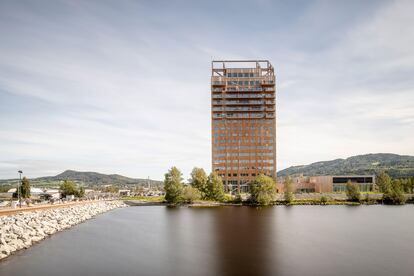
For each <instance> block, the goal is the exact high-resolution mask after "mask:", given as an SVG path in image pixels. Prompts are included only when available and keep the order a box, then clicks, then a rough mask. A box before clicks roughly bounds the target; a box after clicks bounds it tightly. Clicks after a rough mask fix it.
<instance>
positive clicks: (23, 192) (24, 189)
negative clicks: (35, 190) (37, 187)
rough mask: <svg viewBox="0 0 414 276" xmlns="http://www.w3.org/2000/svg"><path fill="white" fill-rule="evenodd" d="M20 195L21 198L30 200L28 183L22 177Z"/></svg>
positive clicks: (27, 180)
mask: <svg viewBox="0 0 414 276" xmlns="http://www.w3.org/2000/svg"><path fill="white" fill-rule="evenodd" d="M20 195H21V197H22V198H30V196H31V195H30V181H29V179H27V178H26V176H25V177H23V180H22V185H21V186H20Z"/></svg>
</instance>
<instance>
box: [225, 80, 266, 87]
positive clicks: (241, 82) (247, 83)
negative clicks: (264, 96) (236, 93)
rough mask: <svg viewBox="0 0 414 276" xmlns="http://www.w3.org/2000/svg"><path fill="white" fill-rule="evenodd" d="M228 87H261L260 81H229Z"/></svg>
mask: <svg viewBox="0 0 414 276" xmlns="http://www.w3.org/2000/svg"><path fill="white" fill-rule="evenodd" d="M227 85H245V86H247V85H260V81H258V80H256V81H236V80H230V81H227Z"/></svg>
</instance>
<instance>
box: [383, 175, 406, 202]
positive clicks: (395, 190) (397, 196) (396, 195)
mask: <svg viewBox="0 0 414 276" xmlns="http://www.w3.org/2000/svg"><path fill="white" fill-rule="evenodd" d="M386 188H387V189H386V190H385V191H384V194H383V196H382V200H383V202H384V203H385V204H397V205H400V204H404V203H405V201H406V199H405V196H404V193H403V191H402V189H401V181H399V180H398V179H396V180H394V181H392V182H391V184H389V185H388V186H387V187H386Z"/></svg>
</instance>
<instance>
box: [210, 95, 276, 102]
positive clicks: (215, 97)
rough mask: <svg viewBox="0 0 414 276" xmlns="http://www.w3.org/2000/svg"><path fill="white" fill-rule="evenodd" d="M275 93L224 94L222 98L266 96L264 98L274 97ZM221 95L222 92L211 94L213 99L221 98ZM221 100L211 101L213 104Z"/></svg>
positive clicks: (260, 97)
mask: <svg viewBox="0 0 414 276" xmlns="http://www.w3.org/2000/svg"><path fill="white" fill-rule="evenodd" d="M274 97H275V95H274V94H225V95H224V98H226V99H243V98H250V99H262V98H266V99H272V98H274ZM222 98H223V95H222V94H218V95H213V99H222ZM271 102H272V103H274V101H271ZM222 103H223V101H213V104H222Z"/></svg>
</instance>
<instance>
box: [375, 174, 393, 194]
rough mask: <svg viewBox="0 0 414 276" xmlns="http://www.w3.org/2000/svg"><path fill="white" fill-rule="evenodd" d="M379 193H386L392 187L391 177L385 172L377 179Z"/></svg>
mask: <svg viewBox="0 0 414 276" xmlns="http://www.w3.org/2000/svg"><path fill="white" fill-rule="evenodd" d="M376 182H377V185H378V188H379V191H380V192H382V193H384V192H385V191H387V190H388V189H389V188H390V186H391V177H390V176H389V175H388V174H387V173H386V172H384V171H381V172H380V173H379V175H378V176H377V179H376Z"/></svg>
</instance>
